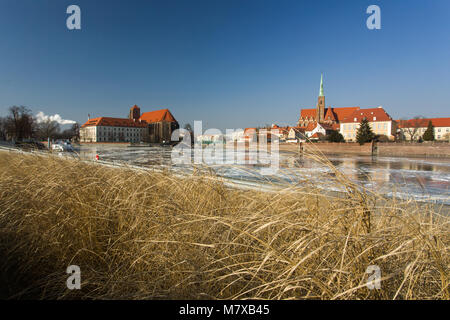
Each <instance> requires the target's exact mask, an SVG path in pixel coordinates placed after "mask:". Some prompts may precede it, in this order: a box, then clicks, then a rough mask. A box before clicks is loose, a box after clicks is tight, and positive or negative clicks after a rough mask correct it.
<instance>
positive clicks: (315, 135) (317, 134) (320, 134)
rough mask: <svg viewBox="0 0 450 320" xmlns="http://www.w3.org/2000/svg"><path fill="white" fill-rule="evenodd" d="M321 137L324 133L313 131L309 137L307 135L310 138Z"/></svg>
mask: <svg viewBox="0 0 450 320" xmlns="http://www.w3.org/2000/svg"><path fill="white" fill-rule="evenodd" d="M321 137H324V135H323V134H322V133H320V132H316V133H314V134H313V135H312V136H311V137H309V138H310V139H319V138H321Z"/></svg>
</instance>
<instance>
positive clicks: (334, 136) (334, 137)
mask: <svg viewBox="0 0 450 320" xmlns="http://www.w3.org/2000/svg"><path fill="white" fill-rule="evenodd" d="M327 140H328V141H330V142H345V139H344V136H343V135H342V134H341V133H340V132H338V131H336V130H333V131H331V133H330V134H329V135H328V136H327Z"/></svg>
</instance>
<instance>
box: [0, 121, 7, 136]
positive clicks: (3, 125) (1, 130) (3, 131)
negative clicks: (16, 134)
mask: <svg viewBox="0 0 450 320" xmlns="http://www.w3.org/2000/svg"><path fill="white" fill-rule="evenodd" d="M6 138H7V122H6V118H2V117H0V140H6Z"/></svg>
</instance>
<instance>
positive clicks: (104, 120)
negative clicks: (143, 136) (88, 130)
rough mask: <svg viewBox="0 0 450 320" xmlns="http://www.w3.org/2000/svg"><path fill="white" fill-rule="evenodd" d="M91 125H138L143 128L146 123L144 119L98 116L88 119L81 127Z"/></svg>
mask: <svg viewBox="0 0 450 320" xmlns="http://www.w3.org/2000/svg"><path fill="white" fill-rule="evenodd" d="M92 126H107V127H134V128H136V127H138V128H145V127H146V126H147V123H146V122H145V121H141V122H139V121H133V120H132V119H127V118H110V117H98V118H93V119H89V120H88V121H87V122H86V123H85V124H83V125H82V126H81V127H82V128H84V127H92Z"/></svg>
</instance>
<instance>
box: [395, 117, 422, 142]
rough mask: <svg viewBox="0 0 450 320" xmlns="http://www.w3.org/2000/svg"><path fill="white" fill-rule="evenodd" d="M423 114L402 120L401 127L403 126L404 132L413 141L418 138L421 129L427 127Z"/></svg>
mask: <svg viewBox="0 0 450 320" xmlns="http://www.w3.org/2000/svg"><path fill="white" fill-rule="evenodd" d="M423 118H424V117H422V116H415V117H414V118H413V119H411V120H400V128H402V132H403V134H405V133H406V134H407V135H408V136H409V138H410V140H411V141H414V140H416V139H417V138H418V136H419V135H418V133H419V129H420V128H422V127H426V126H427V124H426V123H425V122H424V121H423Z"/></svg>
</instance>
